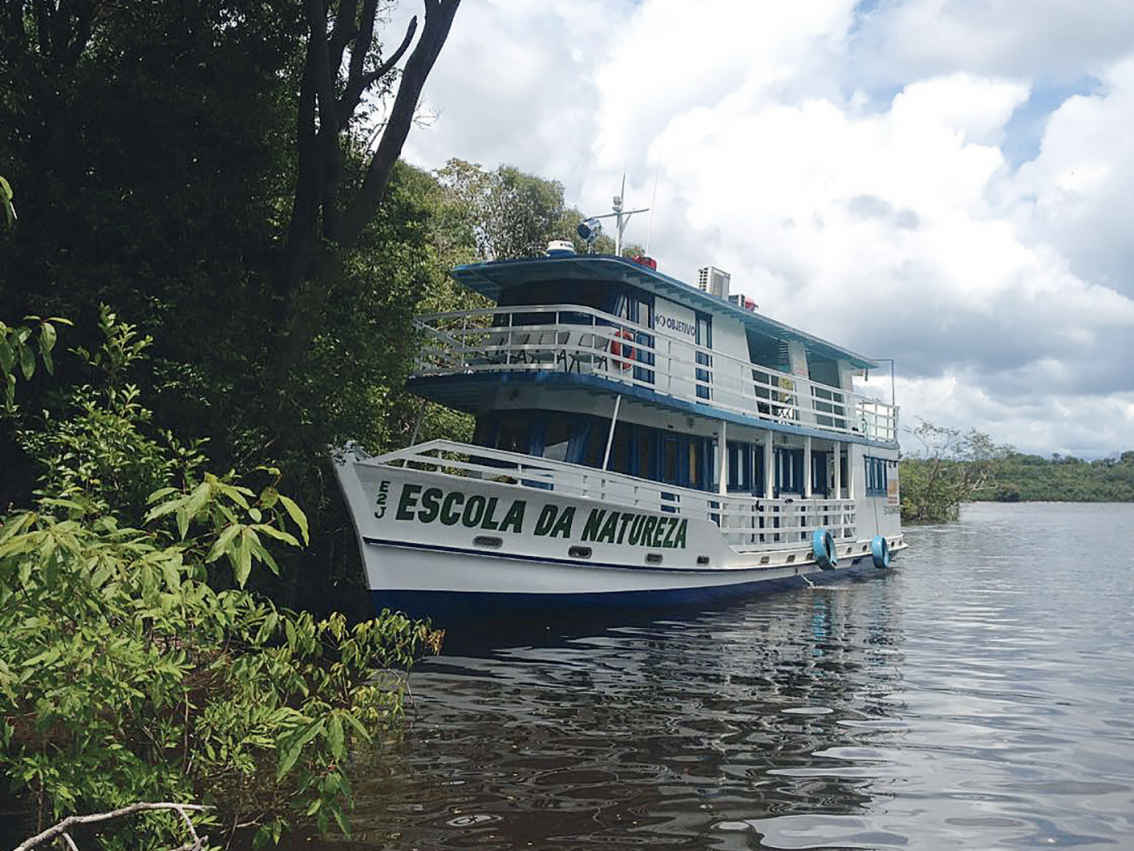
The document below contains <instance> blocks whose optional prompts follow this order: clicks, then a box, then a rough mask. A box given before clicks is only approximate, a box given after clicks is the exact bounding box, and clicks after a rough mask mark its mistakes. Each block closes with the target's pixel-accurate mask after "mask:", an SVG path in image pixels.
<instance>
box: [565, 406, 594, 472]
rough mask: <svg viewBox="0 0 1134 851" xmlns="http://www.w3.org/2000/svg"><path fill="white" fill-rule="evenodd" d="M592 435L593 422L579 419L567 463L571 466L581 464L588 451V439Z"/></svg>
mask: <svg viewBox="0 0 1134 851" xmlns="http://www.w3.org/2000/svg"><path fill="white" fill-rule="evenodd" d="M590 434H591V421H590V419H588V418H587V417H579V418H578V420H577V421H576V423H575V429H574V431H573V432H572V433H571V442H570V444H568V446H567V461H568V462H569V463H571V464H581V463H582V462H583V457H584V455H585V454H586V451H587V438H588V437H590Z"/></svg>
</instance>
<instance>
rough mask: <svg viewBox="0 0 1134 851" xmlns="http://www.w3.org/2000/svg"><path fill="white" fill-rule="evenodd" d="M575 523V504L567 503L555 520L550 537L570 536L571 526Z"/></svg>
mask: <svg viewBox="0 0 1134 851" xmlns="http://www.w3.org/2000/svg"><path fill="white" fill-rule="evenodd" d="M574 523H575V506H573V505H568V506H567V507H566V508H564V509H563V512H562V513H561V514H560V515H559V519H558V520H557V521H555V528H554V529H552V530H551V537H553V538H556V537H559V538H570V537H571V527H572V526H573V525H574Z"/></svg>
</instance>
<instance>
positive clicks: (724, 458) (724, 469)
mask: <svg viewBox="0 0 1134 851" xmlns="http://www.w3.org/2000/svg"><path fill="white" fill-rule="evenodd" d="M717 446H718V447H719V449H720V456H721V468H720V474H719V475H720V478H719V479H718V481H719V482H720V494H721V495H722V496H723V495H725V494H727V493H728V421H727V420H721V437H720V440H719V441H718V442H717Z"/></svg>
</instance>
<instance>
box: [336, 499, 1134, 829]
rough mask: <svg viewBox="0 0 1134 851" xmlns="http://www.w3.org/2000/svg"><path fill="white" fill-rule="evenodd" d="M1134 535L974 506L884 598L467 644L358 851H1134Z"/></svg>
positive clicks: (1058, 509)
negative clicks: (1053, 850) (1056, 850)
mask: <svg viewBox="0 0 1134 851" xmlns="http://www.w3.org/2000/svg"><path fill="white" fill-rule="evenodd" d="M1132 530H1134V505H1130V504H1126V505H1097V504H1096V505H1071V504H1020V505H995V504H977V505H973V506H969V507H966V509H965V510H964V512H963V513H962V517H961V521H960V522H959V523H954V524H948V525H942V526H923V527H914V528H910V529H908V530H907V540H908V541H909V542H910V543H911V544H912V548H911V549H910V550H907V551H906V552H904V553H903V554H902V555H901V556H900V557H899V558H898V559H897V560H896V562H895V565H896V566H895V569H893V570H892V571H891V572H890V573H889V574H888V575H885V576H882V577H879V578H872V579H869V580H865V581H860V582H853V583H848V584H841V585H836V586H834V587H832V588H831V589H817V590H801V591H791V592H785V593H781V594H775V595H766V596H762V597H760V596H755V597H750V598H745V599H739V600H735V601H733V602H731V603H728V604H720V605H717V606H714V607H713V608H702V609H696V610H667V611H660V612H655V613H652V614H650V615H648V616H644V615H642V614H641V613H637V614H635V613H617V612H615V613H605V614H601V615H598V614H589V615H576V616H573V617H571V618H569V619H568V618H563V619H559V620H555V621H547V620H544V621H540V622H537V623H532V622H527V623H508V622H502V621H499V620H485V621H483V622H479V623H477V622H474V623H472V624H467V625H464V626H460V627H458V628H456V629H454V630H452V631H451V632H450V635H449V638H448V642H447V650H446V655H445V656H443V657H441V658H439V659H435V660H431V661H429V662H428V663H426V664H423V665H422V666H421V667H420V668H419V669H418V670H417V671H416V672H415V674H414V676H413V678H412V687H413V692H414V697H413V703H412V707H411V708H410V710H409V718H410V721H411V726H410V728H409V730H408V732H407V734H406V736H405V738H404V741H402V742H401V743H399V744H396V745H393V746H390V747H388V748H387V749H386V750H385V751H384V753H383V755H382V757H381V759H380V760H378V762H377V763H376V764H375V765H373V766H372V768H371V769H370V770H369V772H368V776H367V779H366V780H365V781H363V782H361V783H359V784H358V785H357V787H356V793H357V796H358V799H359V805H358V810H357V811H356V813H355V816H354V819H353V821H354V826H355V837H354V842H352V843H350V844H351V847H355V848H422V849H434V848H471V847H476V848H542V849H551V848H623V847H628V846H649V847H665V848H722V849H740V848H746V849H747V848H778V849H785V848H791V849H801V848H808V849H811V848H930V849H938V848H966V849H968V848H980V849H994V848H1050V847H1060V846H1071V845H1075V846H1079V847H1083V848H1103V847H1106V848H1130V849H1134V556H1132V554H1131V553H1132V550H1134V548H1132V547H1131V543H1132V542H1134V531H1132Z"/></svg>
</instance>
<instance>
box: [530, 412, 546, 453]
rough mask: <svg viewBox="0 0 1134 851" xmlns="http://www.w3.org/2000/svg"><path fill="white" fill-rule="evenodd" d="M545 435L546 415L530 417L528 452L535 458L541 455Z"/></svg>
mask: <svg viewBox="0 0 1134 851" xmlns="http://www.w3.org/2000/svg"><path fill="white" fill-rule="evenodd" d="M546 436H547V417H546V416H539V417H533V418H532V424H531V428H529V430H528V454H529V455H534V456H535V457H536V458H542V457H543V448H544V445H545V443H546Z"/></svg>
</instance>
